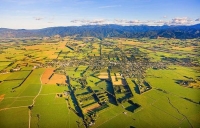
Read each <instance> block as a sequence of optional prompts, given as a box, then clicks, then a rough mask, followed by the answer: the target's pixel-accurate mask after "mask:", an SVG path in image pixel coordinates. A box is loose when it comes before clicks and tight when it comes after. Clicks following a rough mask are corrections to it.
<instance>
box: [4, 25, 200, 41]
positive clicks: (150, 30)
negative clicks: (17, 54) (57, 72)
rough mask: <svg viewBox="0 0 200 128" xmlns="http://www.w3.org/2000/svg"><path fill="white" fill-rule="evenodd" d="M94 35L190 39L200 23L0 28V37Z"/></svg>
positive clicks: (199, 29) (196, 34)
mask: <svg viewBox="0 0 200 128" xmlns="http://www.w3.org/2000/svg"><path fill="white" fill-rule="evenodd" d="M54 35H60V36H68V35H77V36H80V37H82V36H94V37H100V38H104V37H126V38H133V37H134V38H140V37H149V38H157V37H166V38H178V39H189V38H199V37H200V24H196V25H191V26H167V25H164V26H147V25H140V26H121V25H115V24H110V25H85V26H69V27H49V28H44V29H35V30H26V29H7V28H0V38H22V37H44V36H54Z"/></svg>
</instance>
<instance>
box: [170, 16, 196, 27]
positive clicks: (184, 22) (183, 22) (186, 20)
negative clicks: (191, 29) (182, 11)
mask: <svg viewBox="0 0 200 128" xmlns="http://www.w3.org/2000/svg"><path fill="white" fill-rule="evenodd" d="M192 22H193V21H192V20H191V19H189V18H188V17H182V18H180V17H177V18H174V19H172V20H171V21H170V22H169V24H172V25H188V24H191V23H192Z"/></svg>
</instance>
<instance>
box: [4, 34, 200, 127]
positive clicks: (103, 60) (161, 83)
mask: <svg viewBox="0 0 200 128" xmlns="http://www.w3.org/2000/svg"><path fill="white" fill-rule="evenodd" d="M6 41H7V42H6ZM16 41H17V43H16ZM4 42H6V43H2V44H1V46H3V47H2V49H1V48H0V50H1V51H2V53H0V60H1V61H0V128H11V127H16V128H27V127H29V128H46V127H49V128H55V127H60V128H61V127H67V128H84V127H85V128H89V127H91V128H115V127H116V128H118V127H119V128H122V127H123V128H133V127H138V128H143V127H150V128H151V127H164V128H165V127H166V128H168V127H173V128H175V127H184V128H188V127H191V128H198V127H199V126H200V114H199V113H200V107H199V105H200V95H199V94H200V90H199V89H200V59H199V53H198V52H196V50H197V49H198V48H199V39H196V40H195V39H187V40H179V39H165V38H158V39H149V38H140V39H139V38H138V39H131V38H130V39H126V38H104V39H102V40H100V39H98V38H95V37H84V38H78V39H77V38H76V37H72V36H69V37H63V38H59V39H57V38H55V39H54V37H51V38H50V39H47V40H42V39H34V40H31V39H23V40H22V39H10V40H4ZM52 70H53V71H52ZM62 80H63V82H60V81H62ZM43 83H46V84H43Z"/></svg>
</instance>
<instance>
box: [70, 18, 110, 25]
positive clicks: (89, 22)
mask: <svg viewBox="0 0 200 128" xmlns="http://www.w3.org/2000/svg"><path fill="white" fill-rule="evenodd" d="M71 23H78V24H83V25H85V24H87V25H88V24H91V25H92V24H107V23H108V20H106V19H94V20H85V19H81V20H72V21H71Z"/></svg>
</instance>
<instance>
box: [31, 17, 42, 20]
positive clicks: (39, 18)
mask: <svg viewBox="0 0 200 128" xmlns="http://www.w3.org/2000/svg"><path fill="white" fill-rule="evenodd" d="M33 18H34V19H35V20H42V19H43V18H42V17H33Z"/></svg>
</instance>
